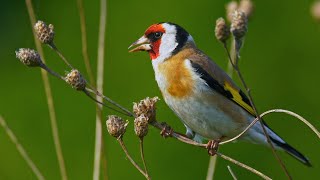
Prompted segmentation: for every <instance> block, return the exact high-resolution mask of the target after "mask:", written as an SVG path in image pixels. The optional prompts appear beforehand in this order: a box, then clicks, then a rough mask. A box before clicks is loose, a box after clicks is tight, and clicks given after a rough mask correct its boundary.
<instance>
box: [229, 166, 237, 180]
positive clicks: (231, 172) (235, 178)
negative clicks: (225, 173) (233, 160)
mask: <svg viewBox="0 0 320 180" xmlns="http://www.w3.org/2000/svg"><path fill="white" fill-rule="evenodd" d="M227 168H228V170H229V172H230V174H231V176H232V178H233V180H238V178H237V176H236V175H235V174H234V173H233V171H232V169H231V167H230V166H227Z"/></svg>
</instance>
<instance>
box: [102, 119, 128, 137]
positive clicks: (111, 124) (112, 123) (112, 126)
mask: <svg viewBox="0 0 320 180" xmlns="http://www.w3.org/2000/svg"><path fill="white" fill-rule="evenodd" d="M128 123H129V122H128V121H124V120H122V119H121V117H118V116H115V115H111V116H108V120H107V121H106V124H107V130H108V132H109V134H110V135H111V136H113V137H115V138H121V137H122V136H123V135H124V133H125V132H126V128H127V125H128Z"/></svg>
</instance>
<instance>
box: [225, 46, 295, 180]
mask: <svg viewBox="0 0 320 180" xmlns="http://www.w3.org/2000/svg"><path fill="white" fill-rule="evenodd" d="M235 44H236V43H235ZM224 49H225V51H226V52H227V54H228V57H229V62H230V63H231V64H232V66H233V69H234V70H235V71H236V73H237V75H238V77H239V79H240V81H241V83H242V85H243V86H244V88H245V89H246V91H247V94H248V98H249V101H250V105H251V107H252V108H253V110H254V113H255V115H256V117H257V118H258V120H259V121H260V125H261V128H262V130H263V133H264V135H265V137H266V139H267V142H268V144H269V145H270V147H271V151H272V153H273V155H274V156H275V157H276V159H277V161H278V163H279V164H280V166H281V168H282V169H283V171H284V172H285V174H286V176H287V178H288V179H292V178H291V176H290V174H289V172H288V170H287V168H286V166H285V165H284V163H283V162H282V160H281V159H280V157H279V156H278V154H277V152H276V150H275V148H274V146H273V144H272V142H271V139H270V137H269V136H268V133H267V130H266V128H265V127H264V125H263V121H262V120H261V117H260V115H259V114H258V110H257V108H256V106H255V104H254V102H253V99H252V96H251V92H250V88H249V87H248V86H247V84H246V82H245V80H244V78H243V76H242V74H241V71H240V69H239V66H238V62H239V52H236V56H235V61H233V60H232V58H231V55H230V53H229V51H228V48H227V46H226V44H224Z"/></svg>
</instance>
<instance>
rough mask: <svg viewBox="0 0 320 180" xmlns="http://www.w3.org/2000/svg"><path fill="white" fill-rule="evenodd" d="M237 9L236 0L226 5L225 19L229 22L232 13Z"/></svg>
mask: <svg viewBox="0 0 320 180" xmlns="http://www.w3.org/2000/svg"><path fill="white" fill-rule="evenodd" d="M237 9H238V3H237V1H231V2H229V3H228V4H227V5H226V11H227V20H228V21H229V22H231V21H232V13H233V12H234V11H235V10H237Z"/></svg>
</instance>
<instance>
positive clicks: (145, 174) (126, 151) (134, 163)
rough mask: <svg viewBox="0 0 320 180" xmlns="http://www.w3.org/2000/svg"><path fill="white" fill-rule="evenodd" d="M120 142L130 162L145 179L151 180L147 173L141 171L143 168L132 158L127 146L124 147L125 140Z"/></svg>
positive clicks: (120, 139) (119, 140)
mask: <svg viewBox="0 0 320 180" xmlns="http://www.w3.org/2000/svg"><path fill="white" fill-rule="evenodd" d="M118 142H119V144H120V146H121V147H122V149H123V151H124V153H125V154H126V156H127V158H128V159H129V161H130V162H131V163H132V164H133V165H134V167H136V168H137V169H138V170H139V172H140V173H141V174H142V175H144V177H146V178H147V179H149V176H148V174H147V173H145V172H144V171H143V170H142V169H141V167H140V166H139V165H138V164H137V163H136V162H135V161H134V160H133V159H132V157H131V156H130V154H129V152H128V150H127V148H126V146H125V145H124V143H123V140H122V138H121V137H120V138H118Z"/></svg>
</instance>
